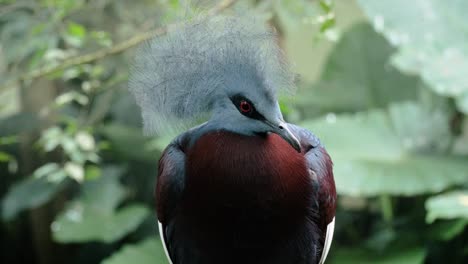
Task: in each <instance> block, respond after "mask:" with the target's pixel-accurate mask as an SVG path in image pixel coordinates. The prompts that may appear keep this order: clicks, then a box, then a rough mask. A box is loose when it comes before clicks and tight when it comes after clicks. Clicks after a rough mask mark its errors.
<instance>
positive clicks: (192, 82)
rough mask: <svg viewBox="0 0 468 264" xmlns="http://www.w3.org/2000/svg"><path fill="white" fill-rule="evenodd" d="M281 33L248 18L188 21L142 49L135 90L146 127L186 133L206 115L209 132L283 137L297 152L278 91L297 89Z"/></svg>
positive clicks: (134, 71)
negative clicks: (279, 41) (279, 39)
mask: <svg viewBox="0 0 468 264" xmlns="http://www.w3.org/2000/svg"><path fill="white" fill-rule="evenodd" d="M283 58H284V56H283V54H282V52H281V50H280V48H279V47H278V45H277V39H276V35H275V33H274V31H273V30H272V29H269V28H267V27H265V26H264V25H263V24H260V23H257V21H252V20H251V19H246V18H243V19H241V18H232V17H231V18H227V17H215V18H211V19H204V20H199V21H194V22H191V23H187V24H185V25H182V26H179V27H178V28H176V29H174V30H172V31H171V32H169V33H168V34H167V35H166V36H164V37H162V38H155V39H154V40H152V41H149V42H148V43H146V44H145V45H143V47H142V48H140V51H139V52H138V54H137V56H136V60H135V63H134V66H133V68H132V72H131V77H130V90H131V91H132V93H133V94H134V95H135V98H136V100H137V103H138V104H139V106H140V107H141V110H142V115H143V122H144V126H145V130H146V131H147V132H148V133H157V134H160V133H164V132H167V131H174V130H181V129H185V128H186V127H187V126H191V125H193V123H197V122H199V120H200V119H201V118H206V119H208V123H209V127H210V128H212V129H215V130H227V131H231V132H234V133H238V134H243V135H248V136H255V135H266V134H268V133H275V134H278V135H279V136H281V137H282V138H283V139H284V140H286V141H287V142H288V143H289V144H290V145H291V146H292V147H294V148H295V149H296V150H297V151H300V144H299V142H298V140H297V138H295V137H294V135H293V134H292V133H291V132H290V131H289V130H288V127H287V126H286V124H285V122H284V120H283V116H282V113H281V111H280V108H279V103H278V99H277V94H278V92H279V91H280V90H290V89H291V88H293V75H292V74H291V73H290V71H289V67H288V65H287V64H286V63H285V62H284V60H283Z"/></svg>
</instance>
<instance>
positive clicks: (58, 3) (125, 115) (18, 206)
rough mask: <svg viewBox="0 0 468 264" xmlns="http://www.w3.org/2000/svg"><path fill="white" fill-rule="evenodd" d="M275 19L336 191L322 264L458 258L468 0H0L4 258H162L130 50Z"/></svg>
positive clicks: (158, 143)
mask: <svg viewBox="0 0 468 264" xmlns="http://www.w3.org/2000/svg"><path fill="white" fill-rule="evenodd" d="M245 10H249V12H250V13H251V14H253V15H255V16H257V17H259V19H262V20H263V21H265V23H269V24H271V25H273V26H274V27H276V28H277V29H278V32H279V35H280V41H281V43H280V44H281V46H282V47H283V48H284V50H285V52H286V54H287V56H288V58H289V61H290V62H291V64H292V65H293V69H294V71H295V72H297V73H298V74H299V78H298V82H297V86H298V90H297V94H296V95H295V96H292V97H284V98H282V99H281V104H282V108H283V111H284V112H285V116H286V119H287V120H288V121H290V122H293V123H298V124H300V125H302V126H305V127H307V128H308V129H310V130H312V131H314V132H315V133H316V134H317V135H318V136H319V137H320V138H321V139H322V141H323V143H324V144H325V146H326V147H327V149H328V150H329V152H330V153H331V155H332V157H333V159H334V162H335V167H334V169H335V179H336V184H337V189H338V192H339V195H340V197H339V205H338V213H337V218H336V219H337V227H336V231H335V240H334V242H333V245H332V249H331V252H330V255H329V260H328V263H360V264H362V263H414V264H416V263H468V229H467V224H468V44H467V43H468V17H467V15H466V14H467V13H468V1H466V0H450V1H440V0H413V1H405V0H379V1H375V0H374V1H373V0H334V1H331V0H290V1H287V0H238V1H235V0H224V1H204V0H199V1H195V0H194V1H176V0H138V1H136V0H93V1H90V0H37V1H32V0H18V1H12V0H0V41H1V42H0V199H1V200H0V201H1V203H0V204H1V205H0V206H1V214H0V262H1V263H31V264H55V263H72V264H73V263H76V264H80V263H87V264H92V263H104V264H119V263H137V264H150V263H161V264H166V263H167V262H166V260H165V256H164V254H163V251H162V247H161V245H160V243H159V237H158V232H157V226H156V222H155V221H156V219H155V213H154V209H153V208H154V201H153V186H154V185H155V177H156V173H157V161H158V159H159V156H160V154H161V151H162V150H163V149H164V147H165V145H166V144H167V143H168V141H169V140H170V139H169V138H154V137H153V138H149V137H144V136H142V131H141V118H140V111H139V109H138V108H137V107H136V105H135V102H134V100H133V98H132V97H131V96H130V94H129V92H128V91H127V79H128V69H129V65H131V61H132V57H133V55H134V52H135V49H134V47H135V46H137V45H138V44H141V43H142V42H144V41H145V40H147V39H148V38H150V37H152V36H154V35H160V36H159V37H163V36H161V35H163V34H164V30H165V26H166V25H170V24H174V23H178V22H180V21H183V20H184V19H189V18H191V17H200V16H210V15H213V14H216V13H219V14H243V13H245Z"/></svg>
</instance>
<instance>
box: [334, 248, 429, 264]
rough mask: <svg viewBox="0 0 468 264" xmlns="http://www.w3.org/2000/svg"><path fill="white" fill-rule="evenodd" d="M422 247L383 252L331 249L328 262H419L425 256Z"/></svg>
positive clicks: (393, 263) (409, 263)
mask: <svg viewBox="0 0 468 264" xmlns="http://www.w3.org/2000/svg"><path fill="white" fill-rule="evenodd" d="M425 255H426V253H425V251H424V249H422V248H410V249H406V250H387V251H386V252H385V253H383V254H376V253H374V252H372V251H369V250H365V249H358V248H349V249H337V250H332V252H331V257H330V263H337V264H375V263H379V264H396V263H398V264H421V263H423V261H424V258H425Z"/></svg>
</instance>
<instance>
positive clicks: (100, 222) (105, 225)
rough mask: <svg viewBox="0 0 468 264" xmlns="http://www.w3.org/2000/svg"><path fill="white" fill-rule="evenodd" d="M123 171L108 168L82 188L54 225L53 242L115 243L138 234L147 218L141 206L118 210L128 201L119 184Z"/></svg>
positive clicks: (146, 212)
mask: <svg viewBox="0 0 468 264" xmlns="http://www.w3.org/2000/svg"><path fill="white" fill-rule="evenodd" d="M121 173H122V170H121V169H119V168H115V167H110V168H105V169H104V170H103V175H102V176H101V177H99V178H98V179H97V180H95V181H87V182H85V183H84V184H83V188H82V194H81V196H80V197H79V198H78V199H76V200H75V201H73V202H72V203H71V204H69V205H68V206H67V207H66V208H65V210H64V211H63V212H62V213H61V214H60V215H59V216H58V217H57V218H56V219H55V221H54V222H53V223H52V226H51V228H52V234H53V238H54V240H55V241H57V242H61V243H72V242H74V243H78V242H89V241H101V242H107V243H110V242H114V241H117V240H119V239H121V238H123V237H124V236H125V235H127V234H128V233H129V232H131V231H133V230H135V229H136V228H137V227H138V226H139V225H140V223H141V222H142V221H143V220H144V219H145V218H146V217H147V216H148V214H149V210H148V208H146V207H145V206H141V205H128V206H125V207H123V208H120V209H118V210H117V209H116V208H117V206H118V205H119V204H120V203H121V202H122V200H123V199H124V198H125V194H126V192H125V190H124V188H123V186H122V185H121V184H120V183H119V177H120V174H121Z"/></svg>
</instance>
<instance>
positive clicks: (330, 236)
mask: <svg viewBox="0 0 468 264" xmlns="http://www.w3.org/2000/svg"><path fill="white" fill-rule="evenodd" d="M333 232H335V217H333V220H332V221H331V222H330V223H329V224H328V225H327V235H326V237H325V244H324V245H323V251H322V257H321V258H320V261H319V264H323V263H324V262H325V259H326V258H327V255H328V251H329V250H330V247H331V243H332V240H333Z"/></svg>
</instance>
